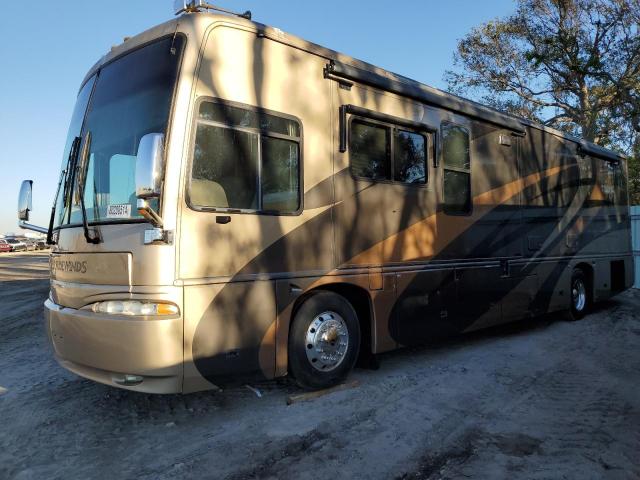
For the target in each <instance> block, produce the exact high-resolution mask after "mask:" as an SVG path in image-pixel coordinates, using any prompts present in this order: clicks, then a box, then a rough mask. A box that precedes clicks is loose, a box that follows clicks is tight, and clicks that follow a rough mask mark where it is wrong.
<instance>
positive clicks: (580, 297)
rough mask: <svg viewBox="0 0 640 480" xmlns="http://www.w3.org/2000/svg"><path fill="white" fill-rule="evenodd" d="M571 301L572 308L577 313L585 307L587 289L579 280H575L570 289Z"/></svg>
mask: <svg viewBox="0 0 640 480" xmlns="http://www.w3.org/2000/svg"><path fill="white" fill-rule="evenodd" d="M571 299H572V301H573V308H575V310H576V311H577V312H581V311H582V310H584V307H585V306H586V305H587V287H586V286H585V284H584V282H583V281H582V280H581V279H579V278H578V279H576V280H575V281H574V282H573V286H572V287H571Z"/></svg>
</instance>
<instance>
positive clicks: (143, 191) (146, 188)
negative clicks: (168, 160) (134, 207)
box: [136, 133, 164, 199]
mask: <svg viewBox="0 0 640 480" xmlns="http://www.w3.org/2000/svg"><path fill="white" fill-rule="evenodd" d="M163 171H164V134H162V133H148V134H146V135H145V136H144V137H142V138H141V139H140V144H139V146H138V155H137V156H136V196H137V197H138V198H142V199H149V198H156V197H159V196H160V193H161V189H162V175H163Z"/></svg>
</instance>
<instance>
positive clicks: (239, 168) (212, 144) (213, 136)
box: [191, 125, 258, 210]
mask: <svg viewBox="0 0 640 480" xmlns="http://www.w3.org/2000/svg"><path fill="white" fill-rule="evenodd" d="M191 178H192V180H191V202H192V203H193V204H194V205H197V206H200V207H215V208H234V209H240V210H257V209H258V195H257V191H258V136H257V135H256V134H251V133H247V132H241V131H237V130H232V129H229V128H224V127H215V126H211V125H198V130H197V133H196V146H195V152H194V158H193V169H192V172H191Z"/></svg>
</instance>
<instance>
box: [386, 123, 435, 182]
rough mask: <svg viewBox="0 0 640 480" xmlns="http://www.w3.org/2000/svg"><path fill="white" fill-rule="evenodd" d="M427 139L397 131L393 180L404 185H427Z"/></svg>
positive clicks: (415, 134)
mask: <svg viewBox="0 0 640 480" xmlns="http://www.w3.org/2000/svg"><path fill="white" fill-rule="evenodd" d="M425 140H426V139H425V137H424V136H422V135H419V134H417V133H413V132H407V131H404V130H397V131H396V135H395V152H394V157H393V160H394V161H393V169H394V173H393V179H394V180H396V181H398V182H403V183H426V181H427V173H426V172H427V155H426V152H427V144H426V141H425Z"/></svg>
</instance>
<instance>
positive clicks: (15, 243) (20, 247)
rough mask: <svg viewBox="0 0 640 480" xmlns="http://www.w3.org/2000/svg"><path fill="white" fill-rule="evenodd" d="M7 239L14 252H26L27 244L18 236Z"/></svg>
mask: <svg viewBox="0 0 640 480" xmlns="http://www.w3.org/2000/svg"><path fill="white" fill-rule="evenodd" d="M5 240H6V242H7V243H8V244H9V245H10V246H11V251H12V252H24V251H26V250H27V246H26V245H25V244H24V243H23V242H21V241H20V240H18V239H17V238H7V239H5Z"/></svg>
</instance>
